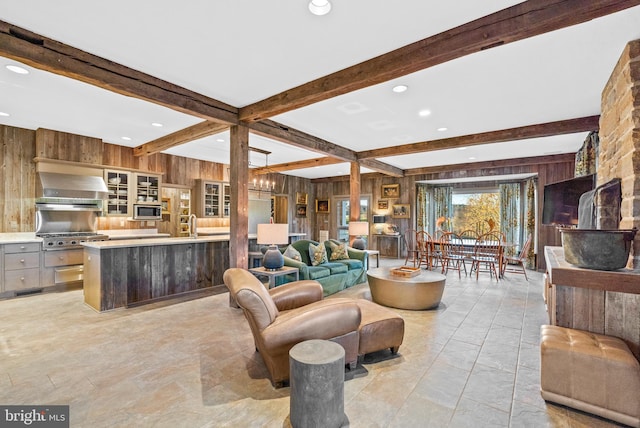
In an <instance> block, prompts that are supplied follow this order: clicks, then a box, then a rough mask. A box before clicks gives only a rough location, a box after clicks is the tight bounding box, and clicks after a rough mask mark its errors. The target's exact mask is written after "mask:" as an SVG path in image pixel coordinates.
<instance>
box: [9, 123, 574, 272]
mask: <svg viewBox="0 0 640 428" xmlns="http://www.w3.org/2000/svg"><path fill="white" fill-rule="evenodd" d="M0 129H1V130H2V133H1V136H0V138H1V139H2V140H1V143H2V148H3V150H2V154H0V156H2V157H3V159H2V161H3V162H2V165H3V169H4V174H3V177H0V180H3V181H2V182H0V184H1V186H0V189H2V190H3V191H4V194H5V197H4V198H3V199H2V200H1V201H0V204H1V205H0V212H1V213H2V214H3V219H2V221H0V228H1V231H2V232H11V231H32V230H34V227H35V220H34V217H35V209H34V203H33V200H34V198H35V165H34V163H33V158H34V157H42V158H49V159H59V160H67V161H77V162H85V163H89V164H102V165H109V166H115V167H121V168H129V169H139V170H147V171H150V172H156V173H164V175H163V182H164V183H169V184H177V185H184V186H188V187H190V188H192V189H194V188H195V182H196V180H197V179H199V178H202V179H207V180H214V181H228V180H229V172H228V168H229V166H228V165H226V164H219V163H213V162H206V161H201V160H196V159H190V158H184V157H180V156H172V155H168V154H163V153H158V154H155V155H152V156H149V157H148V158H147V157H145V156H141V157H136V156H133V149H132V148H130V147H124V146H118V145H114V144H109V143H103V142H102V141H101V140H98V139H95V138H91V137H84V136H78V135H73V134H68V133H63V132H57V131H51V130H47V129H39V130H37V131H32V130H26V129H20V128H14V127H7V126H3V127H2V128H0ZM573 170H574V164H573V163H572V162H564V163H554V164H540V165H535V166H522V167H506V168H492V169H491V170H487V171H484V170H483V171H482V174H483V175H493V174H503V173H525V172H535V173H537V174H538V180H539V181H538V195H539V213H538V214H539V215H541V212H542V211H541V210H542V195H543V190H544V185H545V184H549V183H553V182H556V181H561V180H566V179H569V178H572V177H573ZM468 175H469V171H446V172H441V173H437V174H425V175H416V176H408V177H402V178H393V177H386V176H383V175H380V174H365V175H363V176H362V177H361V183H360V193H361V195H370V197H371V204H372V210H371V212H372V213H375V214H385V215H387V216H388V218H387V220H388V222H390V223H393V224H397V225H398V227H399V228H400V230H401V231H402V230H406V229H408V228H410V227H413V226H414V225H415V202H414V201H415V183H416V182H417V181H420V180H425V179H444V178H459V177H465V176H468ZM274 178H275V181H276V190H275V193H276V194H280V195H286V196H287V197H288V199H289V204H288V207H287V219H288V222H289V224H290V230H291V231H292V232H302V233H306V234H307V238H310V239H318V235H319V231H320V230H329V235H330V236H336V234H337V233H336V231H337V216H336V207H335V206H334V204H333V201H332V198H333V196H334V195H340V196H348V195H349V188H350V184H349V180H348V177H346V178H345V177H342V178H338V179H333V180H331V181H318V182H314V183H312V182H311V180H308V179H305V178H299V177H292V176H289V175H284V174H271V179H274ZM396 183H397V184H400V196H399V198H397V199H393V200H390V201H389V206H390V208H389V210H387V212H386V213H385V212H380V211H378V210H377V201H378V200H379V199H383V198H382V195H381V186H382V184H396ZM297 192H303V193H307V201H308V202H307V216H306V217H304V218H303V217H297V216H296V204H295V201H296V199H295V198H296V193H297ZM317 198H322V199H329V200H330V201H332V203H331V207H330V212H329V214H320V215H317V214H316V212H315V200H316V199H317ZM393 204H410V205H411V218H409V219H393V218H391V215H390V213H391V211H390V210H391V207H392V205H393ZM101 220H102V219H101ZM16 223H17V226H16V229H17V230H12V227H11V225H12V224H16ZM118 223H119V222H118ZM198 225H199V226H201V227H220V226H222V227H225V226H226V227H228V226H229V219H225V218H216V219H199V221H198ZM127 226H128V227H133V226H132V225H129V224H127ZM111 227H113V228H117V227H118V226H117V225H115V224H114V225H108V227H107V228H111ZM560 242H561V241H560V234H559V232H558V231H557V230H556V228H555V227H549V226H542V225H541V226H540V227H539V235H538V243H539V247H538V254H539V255H541V254H543V251H544V246H546V245H554V246H556V245H560ZM371 245H375V242H371V243H370V248H373V247H372V246H371ZM544 268H545V262H544V257H538V269H539V270H543V269H544Z"/></svg>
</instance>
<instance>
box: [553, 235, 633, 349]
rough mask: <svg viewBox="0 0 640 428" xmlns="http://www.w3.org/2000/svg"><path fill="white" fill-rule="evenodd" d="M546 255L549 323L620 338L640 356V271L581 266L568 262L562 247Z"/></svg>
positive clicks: (555, 248)
mask: <svg viewBox="0 0 640 428" xmlns="http://www.w3.org/2000/svg"><path fill="white" fill-rule="evenodd" d="M544 255H545V260H546V262H547V274H546V275H545V286H544V298H545V302H546V304H547V311H548V312H549V323H550V324H553V325H558V326H561V327H568V328H574V329H578V330H586V331H590V332H592V333H598V334H606V335H609V336H615V337H620V338H622V339H623V340H624V341H625V342H626V343H627V345H629V348H630V349H631V351H632V352H633V354H634V355H635V357H636V358H640V327H639V326H640V310H638V309H639V308H640V272H637V271H633V270H631V269H620V270H617V271H601V270H592V269H582V268H579V267H576V266H573V265H571V264H569V263H567V262H566V261H565V259H564V251H563V249H562V247H545V250H544Z"/></svg>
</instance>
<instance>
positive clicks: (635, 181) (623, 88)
mask: <svg viewBox="0 0 640 428" xmlns="http://www.w3.org/2000/svg"><path fill="white" fill-rule="evenodd" d="M598 161H599V162H598V185H600V184H603V183H606V182H608V181H609V180H611V179H613V178H620V179H621V180H622V182H621V185H622V205H621V215H622V219H621V221H620V228H621V229H631V228H633V227H636V228H638V229H640V40H635V41H632V42H629V43H628V44H627V46H626V47H625V48H624V51H623V52H622V55H621V56H620V59H619V61H618V64H617V65H616V67H615V69H614V70H613V72H612V73H611V77H610V78H609V82H608V83H607V85H606V86H605V88H604V90H603V92H602V114H601V116H600V155H599V158H598ZM627 266H628V267H630V268H633V269H634V270H640V234H637V235H636V238H635V241H634V246H633V249H632V253H631V255H630V257H629V264H628V265H627Z"/></svg>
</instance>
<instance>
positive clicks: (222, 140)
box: [216, 138, 224, 143]
mask: <svg viewBox="0 0 640 428" xmlns="http://www.w3.org/2000/svg"><path fill="white" fill-rule="evenodd" d="M216 141H217V142H218V143H224V138H218V139H217V140H216Z"/></svg>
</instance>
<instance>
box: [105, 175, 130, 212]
mask: <svg viewBox="0 0 640 428" xmlns="http://www.w3.org/2000/svg"><path fill="white" fill-rule="evenodd" d="M130 178H131V173H129V172H126V171H115V170H113V171H112V170H105V171H104V179H105V181H106V182H107V190H108V195H107V201H106V203H105V207H106V209H105V214H106V215H109V216H128V215H130V212H129V182H130Z"/></svg>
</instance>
